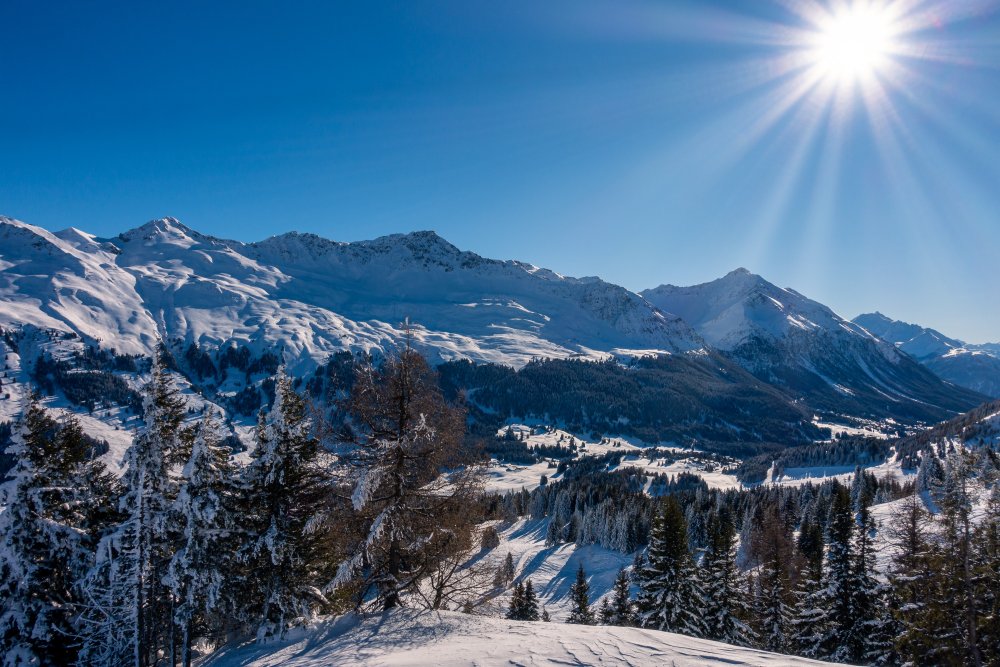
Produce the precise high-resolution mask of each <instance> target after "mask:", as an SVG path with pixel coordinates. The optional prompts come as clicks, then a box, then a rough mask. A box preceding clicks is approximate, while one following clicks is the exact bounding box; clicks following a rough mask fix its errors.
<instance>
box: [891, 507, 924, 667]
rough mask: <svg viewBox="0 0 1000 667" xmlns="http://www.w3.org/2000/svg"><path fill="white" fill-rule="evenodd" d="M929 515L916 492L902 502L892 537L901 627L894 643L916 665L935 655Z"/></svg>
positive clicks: (893, 579)
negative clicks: (932, 622)
mask: <svg viewBox="0 0 1000 667" xmlns="http://www.w3.org/2000/svg"><path fill="white" fill-rule="evenodd" d="M929 520H930V517H929V515H928V513H927V511H926V510H925V509H924V505H923V502H922V501H921V500H920V497H919V496H917V495H916V494H914V495H911V496H909V497H908V498H906V499H905V500H904V501H903V502H902V504H901V505H900V511H899V513H898V514H897V517H896V520H895V521H894V522H893V525H892V526H890V527H889V537H890V539H891V540H892V543H893V547H894V556H893V561H892V568H891V571H890V581H891V582H892V588H893V593H894V597H895V598H896V600H898V602H897V604H896V606H895V607H894V609H893V613H894V616H895V619H896V622H897V624H898V625H899V629H898V631H897V636H896V638H895V642H894V643H895V646H896V648H897V650H898V652H899V656H900V658H901V660H902V661H903V664H906V665H917V664H920V662H921V661H922V660H923V659H925V658H926V656H929V655H932V654H933V651H934V642H935V636H934V633H933V628H932V626H931V625H930V622H931V620H932V618H933V614H932V613H931V606H932V603H933V597H934V596H933V589H934V586H935V581H934V579H935V576H934V570H933V567H934V565H933V560H934V558H933V554H932V551H931V545H930V544H929V543H928V537H927V530H928V522H929Z"/></svg>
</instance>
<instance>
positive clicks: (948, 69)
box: [0, 0, 1000, 342]
mask: <svg viewBox="0 0 1000 667" xmlns="http://www.w3.org/2000/svg"><path fill="white" fill-rule="evenodd" d="M844 1H845V0H831V2H835V3H836V2H844ZM794 4H795V3H790V2H789V3H786V4H785V5H783V4H781V3H780V2H767V1H765V0H754V1H747V2H741V1H737V0H730V1H728V2H723V1H721V0H718V1H716V0H702V1H699V2H672V1H668V0H664V1H660V2H640V1H637V0H614V1H610V0H609V1H606V2H605V1H603V0H602V1H598V0H548V1H547V2H520V1H515V2H487V1H479V0H454V1H444V0H442V1H441V2H423V1H419V0H413V1H400V2H391V3H390V2H376V1H374V0H373V1H371V2H361V3H347V2H332V1H331V2H315V3H309V2H294V3H278V2H274V3H264V2H242V3H230V4H226V3H222V2H218V3H193V2H192V3H185V2H170V3H132V2H129V3H120V4H116V3H89V2H88V3H79V2H68V3H58V2H53V3H37V2H22V1H21V0H7V1H6V2H4V3H2V4H0V25H3V26H4V44H3V51H2V54H3V55H2V58H0V91H2V92H3V102H2V104H0V160H2V163H0V164H2V168H0V213H3V214H6V215H11V216H14V217H17V218H19V219H22V220H25V221H27V222H30V223H33V224H38V225H42V226H44V227H47V228H50V229H61V228H64V227H67V226H76V227H79V228H82V229H85V230H87V231H91V232H94V233H97V234H100V235H109V236H110V235H114V234H117V233H118V232H120V231H123V230H125V229H128V228H131V227H135V226H137V225H139V224H141V223H143V222H145V221H146V220H149V219H151V218H154V217H161V216H164V215H173V216H176V217H178V218H180V219H181V220H182V221H184V222H185V223H186V224H188V225H189V226H191V227H194V228H196V229H198V230H200V231H204V232H207V233H211V234H215V235H219V236H224V237H229V238H237V239H241V240H256V239H260V238H263V237H266V236H270V235H272V234H278V233H281V232H284V231H288V230H299V231H310V232H315V233H318V234H322V235H324V236H327V237H330V238H335V239H338V240H348V241H349V240H358V239H365V238H372V237H375V236H379V235H382V234H388V233H393V232H400V231H411V230H417V229H434V230H436V231H438V232H439V233H440V234H441V235H443V236H444V237H445V238H447V239H449V240H450V241H452V242H453V243H455V244H456V245H458V246H460V247H462V248H464V249H470V250H474V251H476V252H479V253H480V254H483V255H486V256H490V257H498V258H518V259H523V260H526V261H530V262H532V263H535V264H539V265H542V266H545V267H548V268H552V269H554V270H556V271H559V272H561V273H564V274H569V275H594V274H596V275H600V276H601V277H603V278H605V279H607V280H611V281H613V282H617V283H620V284H623V285H625V286H627V287H629V288H631V289H635V290H639V289H643V288H646V287H652V286H655V285H658V284H660V283H665V282H668V283H674V284H691V283H695V282H703V281H706V280H711V279H713V278H715V277H718V276H720V275H722V274H724V273H726V272H728V271H729V270H731V269H733V268H735V267H737V266H746V267H747V268H749V269H751V270H753V271H755V272H757V273H760V274H762V275H764V276H765V277H767V278H768V279H770V280H771V281H773V282H775V283H778V284H780V285H782V286H791V287H794V288H795V289H797V290H798V291H800V292H802V293H804V294H806V295H807V296H810V297H813V298H815V299H818V300H820V301H823V302H824V303H827V304H828V305H830V306H832V307H833V308H834V309H835V310H837V311H838V312H840V313H841V314H843V315H845V316H848V317H853V316H854V315H856V314H858V313H860V312H863V311H869V310H875V309H879V310H881V311H883V312H885V313H886V314H889V315H891V316H894V317H897V318H900V319H906V320H910V321H916V322H919V323H921V324H925V325H928V326H934V327H936V328H939V329H941V330H943V331H944V332H946V333H948V334H950V335H953V336H958V337H964V338H966V339H968V340H971V341H975V342H981V341H985V340H998V339H1000V308H998V305H1000V296H998V295H1000V270H998V264H1000V224H998V223H1000V220H998V217H1000V187H998V186H997V184H998V183H1000V94H998V91H1000V69H998V67H1000V16H998V13H997V8H996V7H995V3H994V2H991V1H988V0H970V1H968V2H935V1H917V0H904V1H903V2H902V4H903V5H906V6H907V7H908V8H909V9H910V10H912V12H911V14H912V16H915V17H917V19H915V20H914V22H913V24H912V26H910V27H909V28H908V30H909V32H908V33H907V34H906V35H904V36H901V37H900V38H899V40H900V42H901V43H905V44H906V46H907V49H906V52H905V53H901V54H894V56H893V57H894V63H895V64H897V65H899V66H900V67H903V68H904V69H905V74H906V76H898V73H897V72H896V71H895V70H890V71H884V72H880V73H879V76H880V77H881V78H880V81H881V82H882V85H881V87H880V88H879V90H885V91H886V92H885V95H884V97H883V99H882V100H881V102H880V103H878V104H875V105H867V106H866V104H865V103H864V101H863V99H862V98H863V95H862V94H861V92H860V91H861V88H862V86H861V85H860V84H858V85H856V86H854V87H853V88H851V87H850V86H847V87H844V88H843V89H838V91H839V92H837V94H836V95H832V94H827V95H824V94H823V93H822V92H815V91H814V92H813V93H810V94H807V95H804V96H802V97H800V98H793V97H792V96H791V94H790V93H789V90H790V89H794V88H795V81H796V78H795V77H796V76H797V74H795V72H792V73H791V74H788V73H784V74H783V73H782V72H785V70H784V69H783V66H784V64H785V63H787V62H788V59H789V57H790V54H793V55H794V54H800V53H801V47H800V46H796V44H794V43H792V42H791V41H790V40H789V35H790V34H800V33H801V31H802V30H806V29H809V28H808V21H806V20H804V19H803V16H801V15H798V14H796V13H795V12H793V11H791V10H790V9H789V7H790V6H794ZM805 4H808V3H805ZM824 4H825V3H823V2H818V3H816V5H817V6H818V7H822V6H823V5H824ZM800 6H804V5H803V4H802V3H800ZM959 7H960V8H961V13H959V9H957V8H959ZM792 41H794V40H792ZM822 85H823V84H821V85H820V86H818V88H817V89H818V90H820V91H821V90H822Z"/></svg>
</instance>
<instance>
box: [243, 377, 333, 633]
mask: <svg viewBox="0 0 1000 667" xmlns="http://www.w3.org/2000/svg"><path fill="white" fill-rule="evenodd" d="M274 390H275V395H274V404H273V405H272V407H271V411H270V412H269V413H268V414H266V415H265V414H264V413H263V412H262V413H261V418H260V423H259V425H258V427H257V433H256V440H257V442H256V445H255V447H254V449H253V451H252V454H251V455H252V457H253V460H252V461H251V462H250V465H249V466H248V467H247V469H246V475H245V490H244V493H245V503H246V505H247V507H248V508H249V510H250V511H249V512H248V522H247V523H248V524H249V525H248V529H249V531H250V534H251V539H250V540H249V543H248V544H246V546H245V547H244V549H243V552H242V554H241V556H242V558H243V560H244V561H245V562H246V563H247V566H248V567H249V568H250V572H251V573H253V575H254V579H253V581H252V582H251V584H252V589H253V591H252V592H253V596H254V600H253V603H252V604H250V605H249V608H248V611H249V612H251V613H252V615H254V616H256V625H257V637H258V639H259V640H263V639H266V638H268V637H273V636H279V637H280V636H282V635H284V633H285V631H286V629H287V628H289V627H291V626H294V625H302V624H305V623H308V622H309V621H310V620H311V619H312V617H313V615H314V610H315V608H316V606H317V605H319V604H322V603H324V602H325V599H324V598H323V597H322V595H321V593H320V590H319V588H318V586H319V585H320V584H321V583H322V579H321V577H322V576H323V573H324V572H328V571H329V568H330V562H329V561H330V558H329V554H328V553H327V552H326V549H325V548H326V540H327V538H328V533H327V532H326V531H324V530H323V529H322V528H323V517H324V514H323V511H324V509H325V500H326V497H327V495H328V493H329V491H330V488H329V475H328V473H327V470H326V468H325V467H324V466H323V464H322V462H321V460H320V447H319V442H318V440H317V439H316V438H315V437H314V436H313V435H312V433H311V431H312V421H311V419H310V418H309V416H308V415H307V413H306V406H305V403H304V401H303V400H302V397H300V396H299V395H298V394H296V393H295V391H294V390H293V389H292V382H291V379H290V378H289V377H288V376H287V375H286V374H285V372H284V369H279V371H278V375H277V377H276V378H275V384H274Z"/></svg>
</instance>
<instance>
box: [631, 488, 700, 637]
mask: <svg viewBox="0 0 1000 667" xmlns="http://www.w3.org/2000/svg"><path fill="white" fill-rule="evenodd" d="M638 577H639V599H638V608H639V621H640V623H641V625H642V626H643V627H647V628H653V629H656V630H666V631H668V632H679V633H681V634H686V635H691V636H695V637H700V636H703V635H704V633H705V626H704V621H703V620H702V618H701V615H700V609H701V608H702V606H703V604H704V600H703V597H702V594H701V591H700V590H699V587H698V583H697V580H696V579H697V571H696V569H695V566H694V562H693V560H692V558H691V552H690V551H689V550H688V544H687V525H686V524H685V521H684V512H683V510H681V506H680V504H679V503H678V502H677V500H676V499H675V498H674V497H673V496H666V497H665V498H664V500H663V508H662V510H661V511H660V512H659V513H658V514H657V515H656V517H655V519H654V521H653V527H652V530H651V531H650V536H649V547H648V549H647V556H646V566H645V567H644V568H643V570H642V571H641V572H640V573H639V575H638Z"/></svg>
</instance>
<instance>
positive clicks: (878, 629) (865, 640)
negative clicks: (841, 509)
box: [849, 476, 896, 665]
mask: <svg viewBox="0 0 1000 667" xmlns="http://www.w3.org/2000/svg"><path fill="white" fill-rule="evenodd" d="M856 478H857V476H856ZM873 497H874V493H872V492H871V491H870V490H869V489H866V488H864V487H862V489H861V490H859V491H858V493H857V500H856V501H855V508H856V509H857V526H856V534H855V540H854V585H853V593H854V600H853V602H852V608H853V618H852V619H851V620H852V625H851V629H850V640H849V641H850V644H851V646H852V656H851V659H852V660H854V661H855V662H862V661H863V662H864V664H868V665H891V664H895V663H896V655H895V649H894V646H893V642H894V640H895V635H896V628H895V623H894V622H893V619H892V614H891V612H890V610H889V603H890V591H889V586H888V584H885V583H883V582H881V581H879V579H878V578H877V577H876V573H875V551H874V536H875V522H874V520H873V519H872V515H871V509H870V505H869V503H870V502H871V499H872V498H873Z"/></svg>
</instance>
